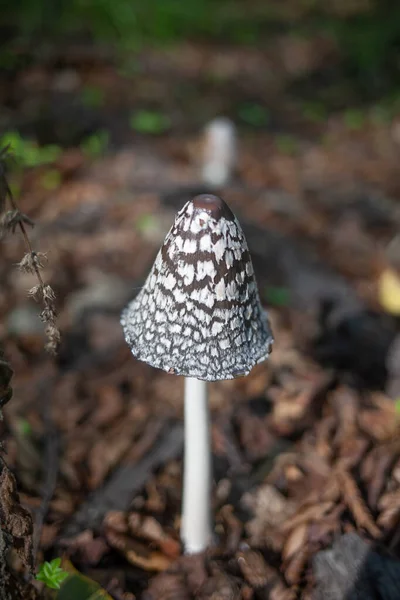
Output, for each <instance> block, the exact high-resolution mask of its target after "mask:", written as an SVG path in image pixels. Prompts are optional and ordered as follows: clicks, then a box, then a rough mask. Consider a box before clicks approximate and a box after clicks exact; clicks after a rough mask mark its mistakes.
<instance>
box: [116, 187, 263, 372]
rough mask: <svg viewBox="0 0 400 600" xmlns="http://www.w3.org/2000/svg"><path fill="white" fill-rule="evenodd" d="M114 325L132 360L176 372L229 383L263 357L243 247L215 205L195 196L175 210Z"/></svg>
mask: <svg viewBox="0 0 400 600" xmlns="http://www.w3.org/2000/svg"><path fill="white" fill-rule="evenodd" d="M121 324H122V326H123V329H124V333H125V339H126V341H127V343H128V344H129V346H130V347H131V350H132V353H133V354H134V356H135V357H136V358H138V359H139V360H142V361H144V362H146V363H148V364H149V365H152V366H153V367H158V368H159V369H163V370H164V371H167V372H169V373H174V374H176V375H184V376H186V377H195V378H197V379H204V380H207V381H217V380H222V379H233V378H235V377H240V376H243V375H247V374H248V373H249V372H250V370H251V369H252V368H253V366H254V365H256V364H257V363H259V362H261V361H263V360H265V359H266V358H267V357H268V355H269V353H270V351H271V345H272V342H273V337H272V333H271V329H270V327H269V323H268V319H267V316H266V313H265V311H264V310H263V309H262V307H261V304H260V299H259V295H258V290H257V284H256V281H255V278H254V272H253V265H252V262H251V257H250V254H249V249H248V247H247V243H246V239H245V237H244V234H243V231H242V229H241V227H240V225H239V223H238V221H237V219H236V217H235V216H234V214H233V213H232V211H231V210H230V209H229V207H228V205H227V204H226V203H225V202H224V201H223V200H221V199H220V198H217V197H216V196H212V195H206V194H203V195H201V196H197V197H196V198H194V199H193V200H191V201H189V202H187V203H186V204H185V206H184V207H183V208H182V209H181V210H180V211H179V212H178V214H177V216H176V219H175V222H174V224H173V226H172V227H171V229H170V231H169V233H168V235H167V237H166V238H165V241H164V244H163V246H162V247H161V249H160V251H159V253H158V255H157V258H156V260H155V263H154V265H153V267H152V269H151V271H150V274H149V276H148V278H147V280H146V282H145V284H144V286H143V288H142V289H141V291H140V292H139V294H138V295H137V297H136V298H135V299H134V300H133V301H132V302H131V303H130V304H129V305H128V306H127V308H126V309H125V310H124V311H123V313H122V316H121Z"/></svg>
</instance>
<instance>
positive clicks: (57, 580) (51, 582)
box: [36, 558, 69, 590]
mask: <svg viewBox="0 0 400 600" xmlns="http://www.w3.org/2000/svg"><path fill="white" fill-rule="evenodd" d="M60 565H61V558H54V559H53V560H52V561H51V562H44V563H43V564H41V565H40V567H39V573H38V574H37V575H36V579H37V580H38V581H43V583H44V584H45V585H46V586H47V587H48V588H51V589H52V590H59V589H60V587H61V584H62V582H63V581H64V580H65V579H66V578H67V577H68V576H69V573H67V572H66V571H64V570H63V569H62V568H61V567H60Z"/></svg>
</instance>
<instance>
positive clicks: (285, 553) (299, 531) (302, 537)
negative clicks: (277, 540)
mask: <svg viewBox="0 0 400 600" xmlns="http://www.w3.org/2000/svg"><path fill="white" fill-rule="evenodd" d="M307 533H308V525H307V524H306V523H301V524H300V525H298V526H297V527H296V528H295V529H293V531H292V532H291V533H290V534H289V536H288V538H287V540H286V543H285V545H284V547H283V550H282V558H283V559H284V561H285V562H286V561H288V560H290V559H291V558H292V556H293V555H294V554H296V553H297V552H299V551H300V550H301V549H302V548H303V546H304V544H305V543H306V540H307V537H308V535H307Z"/></svg>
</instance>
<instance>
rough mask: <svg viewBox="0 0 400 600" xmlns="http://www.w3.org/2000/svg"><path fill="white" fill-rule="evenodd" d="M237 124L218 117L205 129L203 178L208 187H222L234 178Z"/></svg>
mask: <svg viewBox="0 0 400 600" xmlns="http://www.w3.org/2000/svg"><path fill="white" fill-rule="evenodd" d="M236 146H237V141H236V129H235V125H234V124H233V123H232V121H231V120H230V119H227V118H226V117H217V118H216V119H213V120H212V121H210V123H208V125H207V126H206V128H205V131H204V141H203V165H202V170H201V179H202V181H203V183H204V184H205V186H206V187H208V186H211V187H212V188H220V187H222V186H224V185H227V184H228V183H229V181H230V179H232V176H233V173H234V170H235V164H236V156H237V150H236Z"/></svg>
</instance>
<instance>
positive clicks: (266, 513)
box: [242, 484, 296, 546]
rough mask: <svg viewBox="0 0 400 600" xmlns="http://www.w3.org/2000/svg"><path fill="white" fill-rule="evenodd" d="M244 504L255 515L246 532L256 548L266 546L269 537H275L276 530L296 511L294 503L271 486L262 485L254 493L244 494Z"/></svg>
mask: <svg viewBox="0 0 400 600" xmlns="http://www.w3.org/2000/svg"><path fill="white" fill-rule="evenodd" d="M242 504H243V506H244V507H245V508H248V509H250V510H252V511H253V513H254V518H253V519H252V520H251V521H249V522H248V523H247V524H246V530H247V532H248V535H249V536H250V539H251V544H252V545H255V546H262V545H263V544H265V541H266V537H267V536H268V537H273V536H274V535H275V533H276V529H277V528H279V526H280V525H281V524H282V523H283V522H284V521H285V520H286V519H287V518H289V517H290V516H291V515H292V514H293V513H294V511H295V509H296V505H295V503H294V502H292V501H290V500H288V499H287V498H285V497H284V496H283V495H282V494H280V493H279V492H278V491H277V490H276V488H275V487H273V486H272V485H269V484H264V485H261V486H259V487H258V488H257V490H255V491H254V492H248V493H247V494H244V496H243V497H242Z"/></svg>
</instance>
